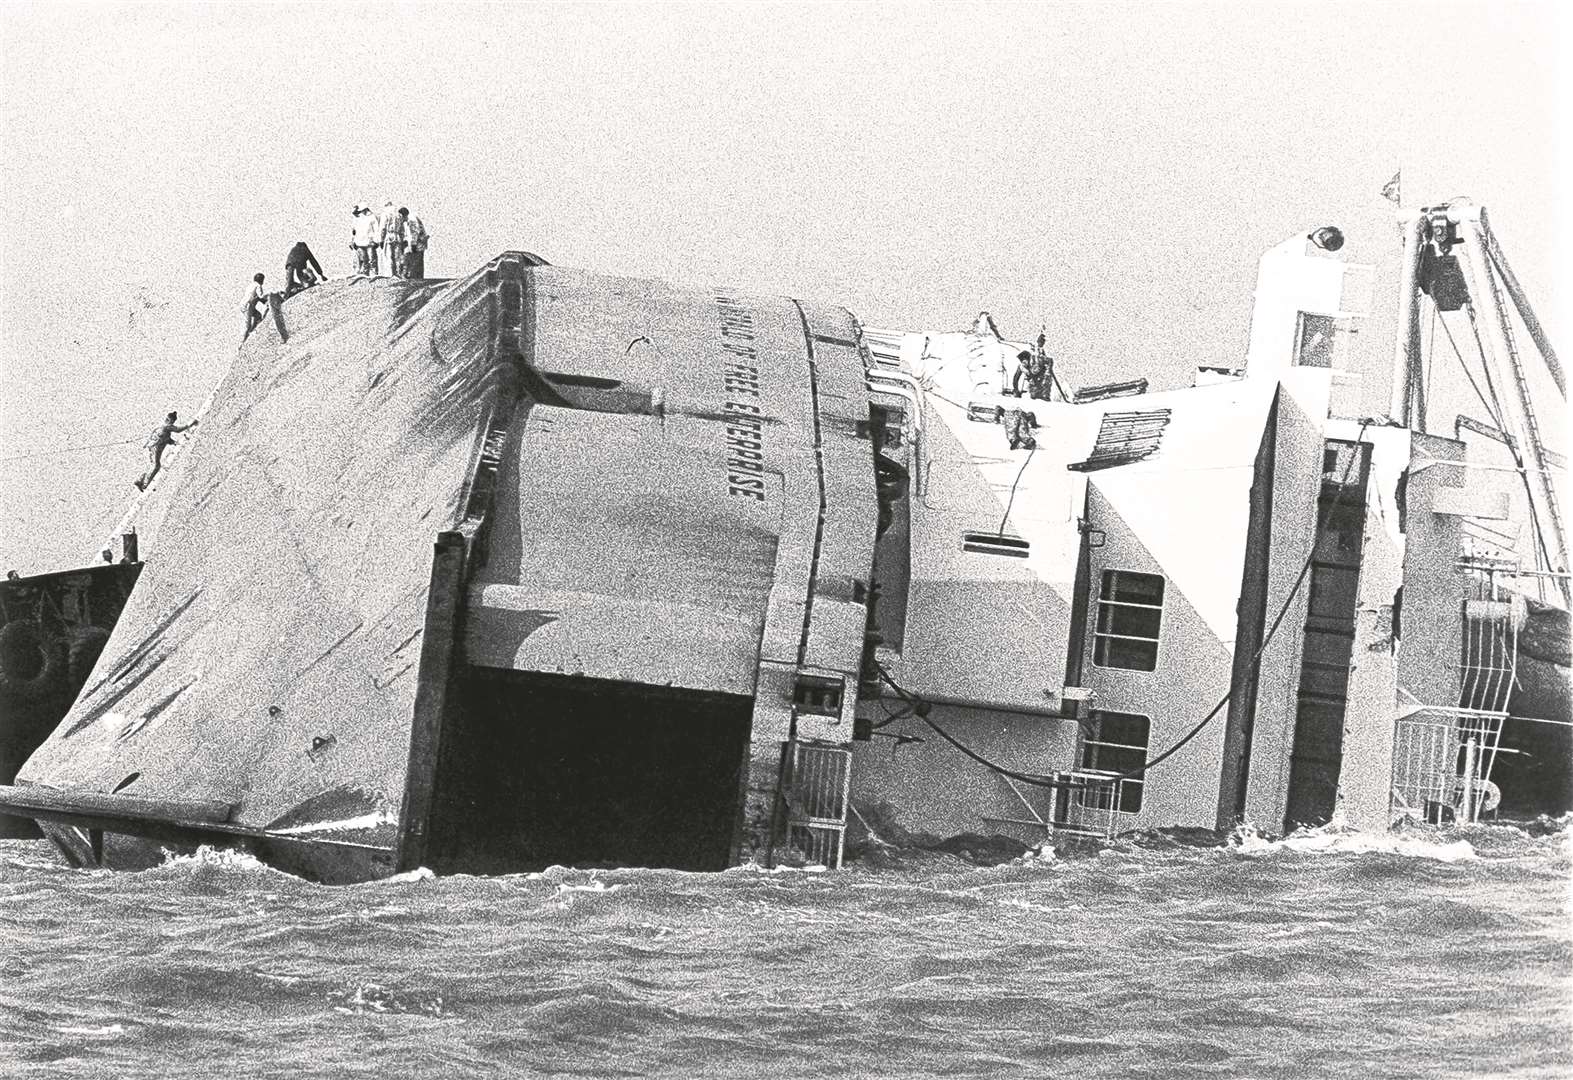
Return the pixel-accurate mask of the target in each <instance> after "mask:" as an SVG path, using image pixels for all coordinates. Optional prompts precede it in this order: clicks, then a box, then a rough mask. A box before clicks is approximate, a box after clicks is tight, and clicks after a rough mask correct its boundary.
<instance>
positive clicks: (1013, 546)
mask: <svg viewBox="0 0 1573 1080" xmlns="http://www.w3.org/2000/svg"><path fill="white" fill-rule="evenodd" d="M961 550H962V551H972V552H976V553H977V554H979V555H1005V556H1007V557H1009V558H1013V559H1025V558H1026V557H1027V556H1028V554H1030V553H1031V551H1032V542H1031V541H1029V540H1023V539H1022V538H1021V537H1019V536H1006V535H1004V534H1003V533H992V532H969V533H964V534H963V535H962V537H961Z"/></svg>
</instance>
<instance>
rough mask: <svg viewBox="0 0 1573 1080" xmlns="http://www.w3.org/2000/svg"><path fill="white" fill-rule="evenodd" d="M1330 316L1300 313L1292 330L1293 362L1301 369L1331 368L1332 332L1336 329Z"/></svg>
mask: <svg viewBox="0 0 1573 1080" xmlns="http://www.w3.org/2000/svg"><path fill="white" fill-rule="evenodd" d="M1335 322H1336V320H1334V318H1333V317H1332V316H1331V315H1311V314H1308V313H1306V312H1304V311H1302V312H1300V314H1299V317H1298V318H1297V319H1296V320H1295V328H1294V362H1295V363H1296V364H1298V365H1299V366H1301V367H1319V368H1330V367H1332V366H1333V344H1334V341H1335V337H1334V333H1333V331H1334V330H1335V329H1336V328H1337V327H1336V325H1335Z"/></svg>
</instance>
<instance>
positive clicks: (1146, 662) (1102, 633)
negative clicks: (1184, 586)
mask: <svg viewBox="0 0 1573 1080" xmlns="http://www.w3.org/2000/svg"><path fill="white" fill-rule="evenodd" d="M1163 585H1164V582H1163V578H1162V577H1161V576H1160V575H1158V574H1138V573H1136V572H1135V571H1133V570H1105V571H1104V572H1103V591H1102V593H1101V594H1100V595H1099V597H1098V625H1097V628H1096V629H1095V630H1094V631H1093V647H1092V662H1093V663H1095V664H1097V665H1099V666H1100V667H1118V668H1130V669H1131V670H1133V671H1152V670H1153V669H1154V668H1156V667H1157V666H1158V631H1159V628H1160V625H1161V624H1162V622H1163Z"/></svg>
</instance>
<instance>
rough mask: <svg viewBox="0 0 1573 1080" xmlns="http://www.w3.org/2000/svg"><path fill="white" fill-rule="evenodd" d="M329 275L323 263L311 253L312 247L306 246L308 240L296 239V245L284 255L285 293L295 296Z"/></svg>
mask: <svg viewBox="0 0 1573 1080" xmlns="http://www.w3.org/2000/svg"><path fill="white" fill-rule="evenodd" d="M313 271H315V273H313ZM327 276H328V275H327V274H324V273H323V272H322V264H321V263H319V262H318V261H317V257H316V256H315V255H313V254H312V253H311V248H309V247H307V246H306V241H304V240H297V241H295V246H294V247H292V248H290V249H289V254H288V255H286V256H285V257H284V295H285V296H286V297H290V296H294V295H295V294H296V293H298V292H300V291H301V290H302V289H309V288H311V287H312V286H313V285H315V284H316V283H317V282H319V281H322V280H324V279H326V278H327Z"/></svg>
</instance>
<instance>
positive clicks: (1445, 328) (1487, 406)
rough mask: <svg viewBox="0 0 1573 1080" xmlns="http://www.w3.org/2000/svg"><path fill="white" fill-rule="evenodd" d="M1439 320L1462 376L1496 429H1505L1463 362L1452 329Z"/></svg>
mask: <svg viewBox="0 0 1573 1080" xmlns="http://www.w3.org/2000/svg"><path fill="white" fill-rule="evenodd" d="M1439 321H1440V322H1441V324H1442V332H1443V333H1445V334H1446V335H1447V343H1448V344H1449V345H1451V346H1453V355H1454V356H1456V357H1458V366H1459V367H1460V368H1462V369H1463V370H1464V376H1465V378H1467V379H1468V380H1469V385H1470V386H1471V387H1473V388H1474V391H1475V396H1476V397H1477V398H1479V399H1480V404H1481V405H1484V406H1485V409H1486V415H1488V416H1490V417H1491V421H1492V423H1494V424H1496V426H1497V430H1498V431H1506V430H1507V429H1506V428H1504V427H1503V426H1502V420H1501V418H1500V417H1498V416H1497V411H1496V409H1494V408H1492V407H1491V402H1489V401H1487V400H1486V395H1485V394H1484V393H1482V392H1481V389H1480V384H1479V383H1477V382H1476V381H1475V375H1474V372H1472V371H1470V370H1469V365H1468V364H1466V363H1464V354H1463V352H1461V351H1460V350H1459V348H1458V342H1456V341H1454V340H1453V331H1452V330H1450V329H1448V326H1447V320H1446V319H1441V320H1439Z"/></svg>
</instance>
